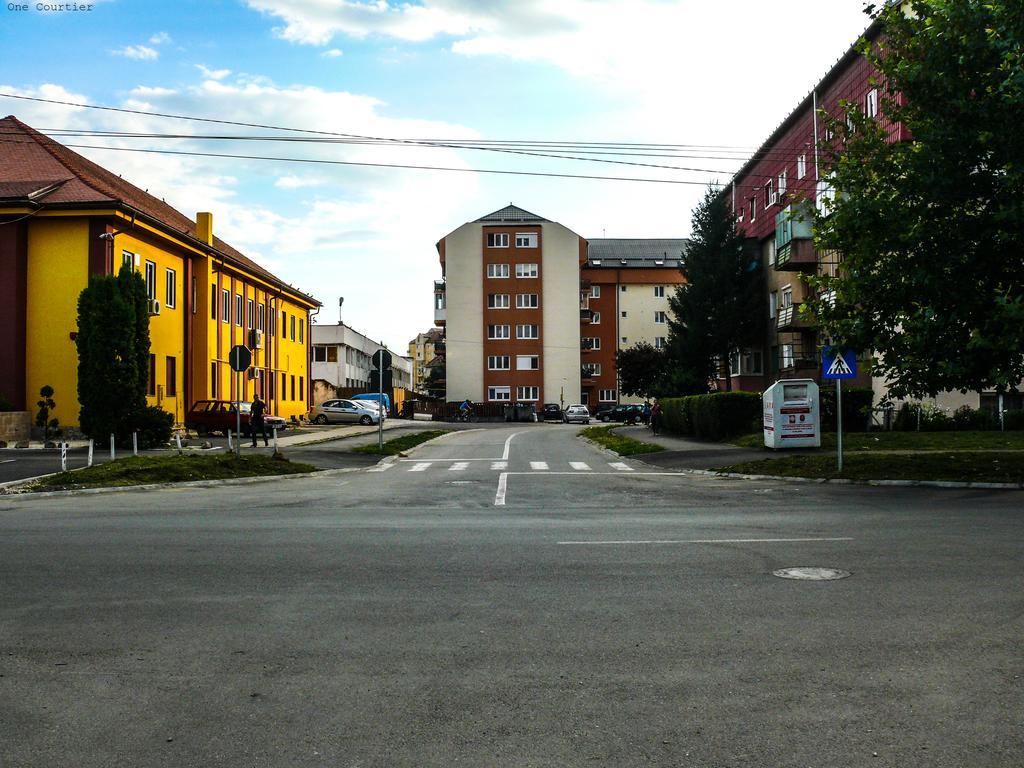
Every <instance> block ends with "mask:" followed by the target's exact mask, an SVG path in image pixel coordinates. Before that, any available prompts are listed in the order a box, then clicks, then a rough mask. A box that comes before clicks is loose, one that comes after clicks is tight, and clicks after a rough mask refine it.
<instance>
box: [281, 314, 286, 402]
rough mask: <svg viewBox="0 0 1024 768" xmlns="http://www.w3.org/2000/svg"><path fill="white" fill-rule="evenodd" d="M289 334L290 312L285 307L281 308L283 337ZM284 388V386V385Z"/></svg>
mask: <svg viewBox="0 0 1024 768" xmlns="http://www.w3.org/2000/svg"><path fill="white" fill-rule="evenodd" d="M287 336H288V313H287V312H285V311H284V310H283V309H282V310H281V338H287ZM282 389H284V387H282Z"/></svg>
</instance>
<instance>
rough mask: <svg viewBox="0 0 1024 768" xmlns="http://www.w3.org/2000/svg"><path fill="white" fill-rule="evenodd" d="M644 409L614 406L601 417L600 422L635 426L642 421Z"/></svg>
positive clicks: (631, 406)
mask: <svg viewBox="0 0 1024 768" xmlns="http://www.w3.org/2000/svg"><path fill="white" fill-rule="evenodd" d="M643 416H644V407H643V406H642V405H636V404H629V405H616V406H615V407H614V408H612V409H611V410H610V411H608V412H607V413H604V414H602V415H601V421H621V422H623V423H624V424H636V423H637V422H639V421H642V420H643Z"/></svg>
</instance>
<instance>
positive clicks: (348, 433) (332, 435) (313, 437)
mask: <svg viewBox="0 0 1024 768" xmlns="http://www.w3.org/2000/svg"><path fill="white" fill-rule="evenodd" d="M411 423H412V422H409V421H403V420H401V419H388V420H387V421H385V422H384V431H385V432H387V431H389V430H392V429H399V428H401V427H403V426H408V425H410V424H411ZM417 423H418V424H422V423H423V422H417ZM375 434H377V427H376V426H368V427H363V426H360V425H358V424H347V425H345V426H342V427H327V428H324V429H321V428H317V430H316V431H315V432H311V433H307V434H302V435H286V436H284V437H282V436H281V435H278V437H277V447H278V448H289V447H294V446H296V445H314V444H316V443H326V442H329V441H331V440H341V439H342V438H345V437H358V436H360V435H375ZM245 440H246V442H248V441H249V440H250V438H245ZM260 443H261V444H262V441H260Z"/></svg>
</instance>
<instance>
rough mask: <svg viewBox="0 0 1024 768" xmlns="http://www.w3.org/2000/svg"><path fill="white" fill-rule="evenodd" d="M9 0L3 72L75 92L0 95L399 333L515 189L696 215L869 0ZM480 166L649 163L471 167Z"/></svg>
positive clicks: (641, 223)
mask: <svg viewBox="0 0 1024 768" xmlns="http://www.w3.org/2000/svg"><path fill="white" fill-rule="evenodd" d="M19 5H21V4H20V3H6V2H5V3H4V4H3V5H0V51H2V53H0V58H2V61H3V67H2V70H0V94H13V95H18V96H30V97H38V98H45V99H51V100H55V101H65V102H72V103H73V106H64V105H56V104H46V103H39V102H33V101H27V100H17V99H13V98H8V97H3V96H0V115H8V114H13V115H16V116H17V117H19V118H20V119H22V120H23V121H24V122H26V123H28V124H29V125H32V126H33V127H35V128H37V129H39V130H41V131H43V132H46V133H50V134H52V135H54V136H55V138H56V139H57V140H59V141H62V142H63V143H66V144H77V145H88V146H89V148H78V147H76V151H78V152H81V153H82V154H84V155H86V156H87V157H89V158H90V159H92V160H94V161H96V162H98V163H100V164H101V165H103V166H104V167H106V168H109V169H110V170H112V171H115V172H116V173H119V174H121V175H123V176H124V177H125V178H126V179H128V180H130V181H132V182H133V183H134V184H136V185H137V186H139V187H142V188H143V189H147V190H148V191H149V192H150V193H151V194H155V195H156V196H158V197H162V198H164V199H166V200H167V202H169V203H170V204H172V205H173V206H175V207H176V208H178V209H179V210H180V211H182V212H183V213H185V214H186V215H188V216H190V217H193V218H194V217H195V214H196V212H197V211H211V212H213V214H214V231H215V232H216V233H217V234H218V235H219V236H220V237H222V238H223V239H225V240H226V241H228V242H229V243H231V244H232V245H234V246H235V247H236V248H238V249H239V250H241V251H242V252H244V253H245V254H246V255H248V256H250V257H252V258H254V259H256V260H257V261H258V262H260V263H261V264H262V265H263V266H265V267H267V268H268V269H270V270H271V271H272V272H274V273H275V274H276V275H277V276H278V277H280V278H281V279H283V280H284V281H286V282H288V283H290V284H292V285H294V286H296V287H298V288H300V289H301V290H303V291H305V292H307V293H309V294H311V295H313V296H314V297H316V298H317V299H319V300H320V301H321V302H322V303H323V305H324V307H323V309H322V311H321V312H320V314H319V317H318V318H317V322H319V323H336V322H338V319H339V308H338V299H339V297H344V304H343V306H342V307H341V313H340V318H341V319H343V320H344V321H345V322H346V323H347V324H349V325H351V326H353V327H354V328H356V329H357V330H359V331H361V332H363V333H365V334H366V335H368V336H370V337H371V338H374V339H378V340H381V341H383V342H385V343H386V344H388V345H389V346H390V347H391V348H392V349H394V350H397V351H399V352H404V350H405V348H406V344H407V343H408V341H409V339H411V338H413V337H414V336H415V335H416V334H417V333H419V332H421V331H425V330H427V329H429V328H430V327H431V325H432V322H433V280H435V279H438V278H440V277H441V270H440V264H439V262H438V257H437V250H436V247H435V246H436V243H437V241H438V240H440V239H441V238H442V237H444V236H445V235H446V234H448V233H449V232H451V231H452V230H454V229H456V228H457V227H459V226H460V225H462V224H463V223H465V222H467V221H473V220H475V219H477V218H479V217H481V216H483V215H485V214H487V213H490V212H492V211H495V210H497V209H499V208H502V207H504V206H505V205H507V204H508V203H510V202H512V203H514V204H516V205H518V206H519V207H521V208H524V209H526V210H528V211H531V212H533V213H535V214H538V215H540V216H543V217H544V218H547V219H550V220H552V221H557V222H560V223H561V224H563V225H565V226H567V227H568V228H569V229H571V230H573V231H574V232H576V233H577V234H579V235H581V236H583V237H686V236H688V235H689V232H690V211H691V210H692V209H693V207H694V206H695V205H696V203H697V202H698V201H699V199H700V197H701V196H702V195H703V193H704V191H705V189H706V185H707V184H708V183H710V182H714V181H718V182H726V181H728V179H729V178H730V176H731V174H732V172H734V171H735V170H736V169H737V168H738V167H739V165H740V160H739V159H737V158H740V157H742V156H743V154H744V153H749V152H752V151H753V150H754V149H755V148H756V147H757V146H758V145H760V144H761V143H762V142H763V141H764V140H765V139H766V138H767V137H768V135H769V134H770V133H771V131H772V130H773V129H774V128H775V127H776V126H777V125H778V124H779V123H780V122H782V120H783V119H784V118H785V117H786V116H787V115H788V114H789V112H791V111H792V110H793V109H794V108H795V107H796V105H797V103H798V102H799V101H800V99H802V98H803V97H804V96H805V95H806V94H807V93H809V92H810V90H811V89H812V88H813V86H814V85H815V83H816V82H817V81H818V80H820V78H821V77H822V76H823V75H824V74H825V73H826V72H827V71H828V69H829V68H830V67H831V66H832V64H834V63H835V61H836V60H837V59H838V58H839V57H840V56H841V55H842V54H843V53H844V52H845V50H846V49H847V48H848V47H849V46H850V45H851V44H852V43H853V42H854V41H855V40H856V39H857V37H858V36H859V35H860V33H861V32H862V31H863V30H864V29H865V28H866V26H867V24H868V21H869V20H868V18H867V17H866V16H865V15H864V13H863V6H864V2H863V0H827V2H822V0H779V2H774V3H766V2H761V0H729V2H713V3H709V2H706V0H420V2H389V1H388V0H174V1H173V2H164V0H94V1H93V2H92V3H91V4H89V3H82V4H80V5H79V6H77V7H79V8H85V9H84V10H62V11H55V10H45V9H40V8H41V7H42V6H48V7H51V8H52V7H57V6H58V4H57V3H50V4H44V3H36V2H34V1H33V2H27V3H25V6H26V8H27V10H13V9H14V8H15V7H18V6H19ZM64 5H65V7H72V6H74V3H70V4H69V3H65V4H64ZM85 104H90V105H101V106H108V107H119V108H126V109H132V110H137V111H141V112H160V113H166V114H175V115H186V116H191V117H203V118H213V119H217V120H229V121H237V122H242V123H256V124H260V125H265V126H275V127H281V128H290V129H302V130H304V131H321V132H325V133H327V134H343V135H348V136H362V137H374V138H378V139H381V138H382V139H399V140H404V143H403V142H402V141H389V142H384V143H375V144H366V143H361V144H352V143H344V144H343V143H338V142H337V141H334V140H333V139H337V138H341V137H339V136H325V135H323V134H321V135H319V136H318V135H317V134H311V133H305V134H303V133H297V132H283V131H275V130H271V129H267V128H251V127H244V126H229V125H216V124H209V123H206V124H204V123H202V122H196V121H187V120H177V119H167V118H160V117H155V116H151V115H140V114H125V113H119V112H111V111H103V110H96V109H90V108H88V107H84V106H80V105H85ZM69 130H94V131H95V130H101V131H116V132H135V133H145V134H150V136H146V137H141V138H131V137H124V136H102V137H97V136H88V137H81V136H78V137H72V136H66V135H59V132H61V131H69ZM152 134H159V136H157V137H153V136H152ZM168 134H173V135H174V136H177V137H180V138H170V137H169V136H168ZM214 134H215V135H219V136H249V137H253V136H257V137H261V139H258V140H253V139H249V140H238V139H234V140H224V139H219V140H215V139H211V138H208V137H209V136H211V135H214ZM269 136H277V137H282V136H288V137H291V138H292V139H295V138H314V137H315V138H319V139H321V140H320V141H317V142H315V143H313V142H309V141H302V142H300V141H287V142H285V141H280V140H276V141H268V140H266V138H267V137H269ZM201 137H207V138H201ZM324 138H331V139H332V141H330V142H326V141H323V140H322V139H324ZM423 140H432V141H435V143H436V141H437V140H440V143H447V144H451V143H453V142H462V143H465V142H481V141H516V142H525V141H535V142H541V141H544V142H567V141H573V142H594V143H597V142H602V143H611V142H614V143H641V144H652V143H657V144H674V145H685V147H687V148H685V149H677V150H676V155H677V156H676V157H672V158H665V157H646V156H642V157H625V156H623V155H603V156H600V157H598V156H597V155H590V156H589V159H583V160H580V159H574V160H566V159H557V158H551V157H535V156H529V155H516V154H510V153H505V152H495V151H484V150H476V149H466V148H462V147H455V148H453V147H450V146H449V147H446V146H424V145H422V144H412V143H409V142H410V141H423ZM126 149H131V150H133V151H125V150H126ZM137 149H151V150H152V149H156V150H162V151H168V150H173V151H179V152H180V151H184V152H206V153H221V154H233V155H250V156H254V155H259V156H264V157H268V156H269V157H274V158H279V159H275V160H254V159H239V158H224V157H219V158H218V157H202V156H183V155H169V154H155V153H144V152H138V151H134V150H137ZM648 154H663V153H659V152H653V153H648ZM577 157H578V155H577ZM595 158H596V159H602V160H618V161H623V160H626V161H629V162H641V163H649V164H653V165H671V166H675V168H673V169H665V168H652V167H643V166H633V165H617V164H615V163H601V162H594V159H595ZM302 160H317V161H331V163H322V162H320V163H314V162H302ZM339 161H340V163H363V164H374V165H372V166H368V165H345V164H340V163H339ZM381 165H385V166H387V165H418V166H434V167H446V168H454V169H458V170H454V171H439V170H417V169H401V168H393V167H380V166H381ZM677 168H688V169H696V170H677ZM481 169H489V170H500V171H515V172H531V173H554V174H574V175H589V176H617V177H630V178H634V179H636V178H639V179H645V181H621V180H605V179H578V178H559V177H552V176H525V175H513V174H485V173H475V172H470V171H471V170H481ZM666 182H672V183H666ZM677 182H684V183H677Z"/></svg>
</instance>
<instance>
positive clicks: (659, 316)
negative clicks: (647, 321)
mask: <svg viewBox="0 0 1024 768" xmlns="http://www.w3.org/2000/svg"><path fill="white" fill-rule="evenodd" d="M654 322H656V323H659V324H660V323H667V322H668V316H667V314H666V313H665V312H655V313H654Z"/></svg>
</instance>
